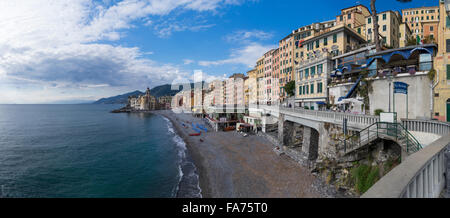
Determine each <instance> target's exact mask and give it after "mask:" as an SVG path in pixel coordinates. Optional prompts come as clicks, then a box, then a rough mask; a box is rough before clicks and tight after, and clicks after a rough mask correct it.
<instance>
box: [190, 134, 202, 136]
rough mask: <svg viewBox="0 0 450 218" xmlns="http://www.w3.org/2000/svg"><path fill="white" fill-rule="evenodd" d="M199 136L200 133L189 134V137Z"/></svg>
mask: <svg viewBox="0 0 450 218" xmlns="http://www.w3.org/2000/svg"><path fill="white" fill-rule="evenodd" d="M200 135H201V133H192V134H189V136H200Z"/></svg>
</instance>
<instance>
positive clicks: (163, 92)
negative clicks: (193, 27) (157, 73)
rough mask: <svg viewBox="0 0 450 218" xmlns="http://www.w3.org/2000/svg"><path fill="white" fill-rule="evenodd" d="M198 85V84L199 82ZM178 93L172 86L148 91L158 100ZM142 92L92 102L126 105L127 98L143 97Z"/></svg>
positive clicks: (192, 84) (192, 85) (158, 87)
mask: <svg viewBox="0 0 450 218" xmlns="http://www.w3.org/2000/svg"><path fill="white" fill-rule="evenodd" d="M199 83H200V82H199ZM191 87H194V83H191ZM182 88H183V87H182V86H180V89H182ZM178 92H179V90H172V85H168V84H166V85H162V86H157V87H155V88H153V89H150V93H151V95H153V96H155V97H157V98H159V97H161V96H174V95H176V94H177V93H178ZM144 94H145V93H144V92H141V91H134V92H130V93H126V94H123V95H118V96H114V97H109V98H102V99H100V100H98V101H96V102H94V104H126V103H127V102H128V96H131V95H135V96H138V95H144Z"/></svg>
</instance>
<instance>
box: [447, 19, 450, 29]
mask: <svg viewBox="0 0 450 218" xmlns="http://www.w3.org/2000/svg"><path fill="white" fill-rule="evenodd" d="M446 18H447V19H446V21H447V22H446V27H447V28H450V18H449V17H448V16H447V17H446Z"/></svg>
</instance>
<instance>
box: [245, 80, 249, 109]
mask: <svg viewBox="0 0 450 218" xmlns="http://www.w3.org/2000/svg"><path fill="white" fill-rule="evenodd" d="M249 82H250V80H249V77H248V76H246V77H244V104H245V107H246V108H248V106H249V103H250V90H249Z"/></svg>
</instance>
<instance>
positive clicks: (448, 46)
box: [445, 39, 450, 52]
mask: <svg viewBox="0 0 450 218" xmlns="http://www.w3.org/2000/svg"><path fill="white" fill-rule="evenodd" d="M445 42H446V47H447V48H446V52H450V39H446V40H445Z"/></svg>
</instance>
